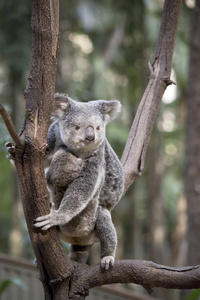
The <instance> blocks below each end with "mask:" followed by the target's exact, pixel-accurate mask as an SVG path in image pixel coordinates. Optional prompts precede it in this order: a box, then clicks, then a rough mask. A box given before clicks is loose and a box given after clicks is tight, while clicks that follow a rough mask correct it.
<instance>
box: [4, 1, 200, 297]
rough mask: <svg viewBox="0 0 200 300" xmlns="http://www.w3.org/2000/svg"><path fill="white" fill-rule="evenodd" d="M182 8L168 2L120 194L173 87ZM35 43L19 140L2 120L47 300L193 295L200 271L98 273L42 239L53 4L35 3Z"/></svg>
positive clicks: (156, 268) (126, 268)
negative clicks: (121, 293) (123, 289)
mask: <svg viewBox="0 0 200 300" xmlns="http://www.w3.org/2000/svg"><path fill="white" fill-rule="evenodd" d="M180 6H181V1H180V0H177V1H173V0H166V1H165V6H164V12H163V18H162V24H161V29H160V34H159V39H158V44H157V47H156V53H155V57H154V61H153V64H152V65H151V66H150V70H151V73H150V79H149V84H148V86H147V89H146V91H145V94H144V97H143V98H142V101H141V104H140V106H139V109H138V112H137V114H136V118H135V121H134V123H133V126H132V129H131V133H130V136H129V140H128V142H127V146H126V148H125V152H124V155H123V158H122V162H123V165H124V171H125V180H126V186H125V190H127V188H128V187H129V186H130V184H131V183H132V182H133V181H134V180H135V178H136V177H137V176H138V173H139V172H141V170H142V168H143V165H144V158H145V154H146V148H147V145H148V140H149V137H150V133H151V130H152V126H153V123H154V120H155V116H156V112H157V109H158V105H159V103H160V100H161V97H162V94H163V92H164V90H165V88H166V86H167V85H168V84H170V83H171V81H170V71H171V60H172V54H173V49H174V41H175V35H176V29H177V22H178V17H179V11H180ZM32 8H33V12H32V29H33V44H32V57H31V71H30V75H29V83H28V86H27V89H26V92H25V97H26V112H25V120H24V126H23V130H22V132H21V135H20V137H18V136H17V134H16V132H15V130H14V128H13V126H12V123H11V121H10V119H9V117H8V116H7V114H6V112H5V110H4V108H3V106H2V105H0V113H1V114H2V116H3V118H4V120H5V123H6V124H7V126H8V129H9V131H10V134H11V136H12V137H13V139H14V142H15V143H16V153H15V157H16V159H15V161H16V168H17V172H18V176H19V181H20V188H21V195H22V202H23V208H24V213H25V217H26V222H27V226H28V229H29V234H30V237H31V241H32V244H33V248H34V251H35V254H36V257H37V262H38V267H39V269H40V274H41V280H42V282H43V285H44V291H45V299H47V300H50V299H51V300H52V299H54V300H55V299H56V300H57V299H59V300H63V299H69V298H70V299H84V298H85V296H86V295H87V293H88V290H89V289H90V288H92V287H95V286H100V285H103V284H109V283H116V282H118V283H124V282H134V283H136V284H141V285H143V286H144V287H145V288H146V289H147V290H148V291H150V290H151V288H152V287H158V286H162V287H165V288H198V287H200V275H199V274H200V273H199V266H195V267H186V268H179V269H175V268H170V267H166V266H161V265H157V264H154V263H152V262H145V261H134V260H133V261H116V263H115V266H114V267H113V268H112V269H111V270H109V271H105V272H102V270H101V269H100V266H99V265H96V266H91V267H89V266H87V265H84V264H82V265H81V264H77V263H73V262H72V261H71V260H70V259H69V258H68V257H66V255H65V253H64V250H63V247H62V245H61V243H60V240H59V238H58V235H57V232H56V229H55V228H52V229H50V230H48V232H45V233H42V232H41V231H40V230H38V229H35V228H34V227H33V223H34V219H35V218H36V217H38V216H39V215H44V214H47V213H48V212H49V199H48V193H47V188H46V181H45V177H44V170H43V155H44V149H45V146H46V145H45V141H46V134H47V129H48V125H49V118H50V113H51V106H52V101H53V94H54V85H55V74H56V52H57V44H58V0H55V1H53V0H44V1H40V0H32Z"/></svg>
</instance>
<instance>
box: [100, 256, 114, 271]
mask: <svg viewBox="0 0 200 300" xmlns="http://www.w3.org/2000/svg"><path fill="white" fill-rule="evenodd" d="M114 263H115V259H114V257H113V256H111V255H110V256H104V257H103V258H102V259H101V268H102V269H104V270H108V269H109V267H113V266H114Z"/></svg>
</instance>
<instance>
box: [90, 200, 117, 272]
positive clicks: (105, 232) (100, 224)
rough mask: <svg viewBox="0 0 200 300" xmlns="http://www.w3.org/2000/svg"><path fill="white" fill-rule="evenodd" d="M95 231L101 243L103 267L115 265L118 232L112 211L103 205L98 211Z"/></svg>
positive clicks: (107, 267)
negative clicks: (112, 217)
mask: <svg viewBox="0 0 200 300" xmlns="http://www.w3.org/2000/svg"><path fill="white" fill-rule="evenodd" d="M95 231H96V235H97V237H98V238H99V240H100V244H101V267H102V268H103V269H106V270H107V269H109V267H110V266H113V265H114V261H115V251H116V247H117V233H116V230H115V227H114V225H113V222H112V219H111V214H110V212H109V211H108V210H107V209H105V208H103V207H101V206H99V207H98V211H97V220H96V227H95Z"/></svg>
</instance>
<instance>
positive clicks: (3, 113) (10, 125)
mask: <svg viewBox="0 0 200 300" xmlns="http://www.w3.org/2000/svg"><path fill="white" fill-rule="evenodd" d="M0 114H1V116H2V118H3V120H4V123H5V125H6V127H7V129H8V131H9V133H10V136H11V138H12V139H13V141H14V142H15V144H16V146H17V148H19V149H23V148H24V141H23V140H22V139H21V138H20V137H19V136H18V134H17V132H16V129H15V127H14V125H13V122H12V120H11V117H10V116H9V114H8V113H7V111H6V109H5V107H4V106H3V104H2V103H0Z"/></svg>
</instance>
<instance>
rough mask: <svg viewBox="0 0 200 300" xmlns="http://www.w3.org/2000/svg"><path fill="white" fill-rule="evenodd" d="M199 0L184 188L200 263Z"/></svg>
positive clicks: (191, 245) (191, 256) (191, 248)
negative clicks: (199, 237)
mask: <svg viewBox="0 0 200 300" xmlns="http://www.w3.org/2000/svg"><path fill="white" fill-rule="evenodd" d="M199 82H200V1H198V0H197V1H196V7H195V9H194V13H193V17H192V30H191V41H190V57H189V78H188V91H187V99H186V100H187V101H186V106H187V120H186V164H185V191H186V198H187V207H188V264H196V263H198V264H199V262H200V251H199V248H200V240H199V239H198V236H199V231H200V141H199V133H200V117H199V116H200V97H199V95H200V85H199Z"/></svg>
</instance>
